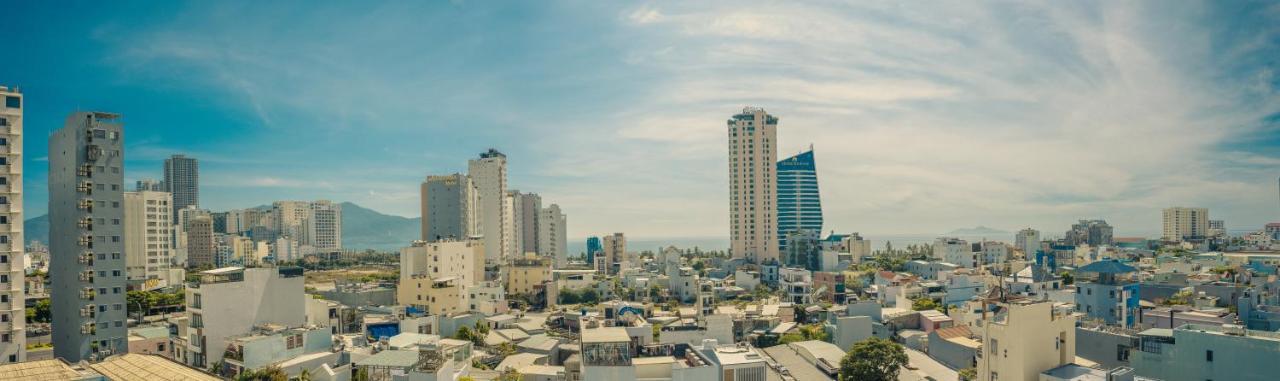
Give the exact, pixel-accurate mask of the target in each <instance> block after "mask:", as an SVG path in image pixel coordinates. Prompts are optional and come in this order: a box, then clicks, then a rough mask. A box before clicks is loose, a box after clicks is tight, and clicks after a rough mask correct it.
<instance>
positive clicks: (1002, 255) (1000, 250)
mask: <svg viewBox="0 0 1280 381" xmlns="http://www.w3.org/2000/svg"><path fill="white" fill-rule="evenodd" d="M974 252H975V254H977V255H978V260H979V263H978V265H991V264H999V263H1005V262H1007V261H1008V260H1009V245H1006V244H1005V243H1004V242H996V241H982V243H980V244H975V245H974ZM974 267H977V266H974Z"/></svg>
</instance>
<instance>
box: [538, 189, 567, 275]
mask: <svg viewBox="0 0 1280 381" xmlns="http://www.w3.org/2000/svg"><path fill="white" fill-rule="evenodd" d="M538 214H539V215H538V254H539V255H541V256H544V257H547V258H554V259H555V261H556V268H560V267H564V266H567V265H569V248H568V245H569V240H568V234H567V232H568V229H569V227H568V218H567V217H565V215H564V213H563V212H561V211H560V205H556V204H551V205H549V206H547V207H545V208H542V210H540V211H539V213H538Z"/></svg>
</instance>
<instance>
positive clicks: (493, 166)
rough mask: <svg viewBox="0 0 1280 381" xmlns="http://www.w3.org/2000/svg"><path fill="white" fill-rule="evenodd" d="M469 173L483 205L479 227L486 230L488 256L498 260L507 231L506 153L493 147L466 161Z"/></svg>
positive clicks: (503, 250) (485, 243)
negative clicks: (505, 222)
mask: <svg viewBox="0 0 1280 381" xmlns="http://www.w3.org/2000/svg"><path fill="white" fill-rule="evenodd" d="M467 174H468V175H469V176H470V177H471V181H472V182H473V183H474V184H475V186H476V190H477V192H478V194H477V199H478V201H479V203H480V204H479V205H480V207H479V208H478V209H477V210H478V211H479V213H478V214H479V215H480V223H481V227H480V231H481V232H483V234H484V248H485V260H488V261H492V262H499V260H501V259H502V254H503V253H505V252H506V250H505V249H506V247H505V246H504V242H506V243H508V244H509V243H510V242H509V241H507V238H506V237H507V234H508V232H507V231H505V230H504V226H503V225H504V224H503V221H505V220H506V219H507V217H506V216H505V215H506V211H505V208H504V207H503V205H504V202H503V201H504V200H505V197H506V195H507V155H504V154H502V152H498V150H496V149H492V148H490V149H489V150H488V151H486V152H484V153H481V154H480V157H479V158H478V159H471V160H470V161H468V162H467Z"/></svg>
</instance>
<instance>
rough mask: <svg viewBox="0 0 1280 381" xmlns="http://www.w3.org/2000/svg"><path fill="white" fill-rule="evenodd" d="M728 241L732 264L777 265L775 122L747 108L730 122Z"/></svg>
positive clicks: (753, 108)
mask: <svg viewBox="0 0 1280 381" xmlns="http://www.w3.org/2000/svg"><path fill="white" fill-rule="evenodd" d="M728 134H729V235H730V241H731V245H730V250H731V252H732V254H733V256H734V257H735V258H746V259H748V260H752V261H756V262H763V261H767V260H777V259H778V229H777V214H776V213H775V211H776V205H775V204H774V202H775V200H776V194H777V190H776V188H775V185H776V184H777V177H775V172H774V171H775V163H777V161H778V151H777V144H776V143H777V141H778V118H777V117H775V116H772V115H769V113H767V112H765V111H764V109H762V108H756V107H747V108H743V109H742V113H739V114H737V115H734V116H733V117H732V118H730V119H729V121H728Z"/></svg>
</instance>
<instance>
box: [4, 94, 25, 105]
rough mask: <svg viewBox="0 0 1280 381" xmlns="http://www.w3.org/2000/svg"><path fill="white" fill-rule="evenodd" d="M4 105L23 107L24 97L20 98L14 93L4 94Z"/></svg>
mask: <svg viewBox="0 0 1280 381" xmlns="http://www.w3.org/2000/svg"><path fill="white" fill-rule="evenodd" d="M4 107H8V108H22V98H18V97H15V96H12V95H6V96H4Z"/></svg>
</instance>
